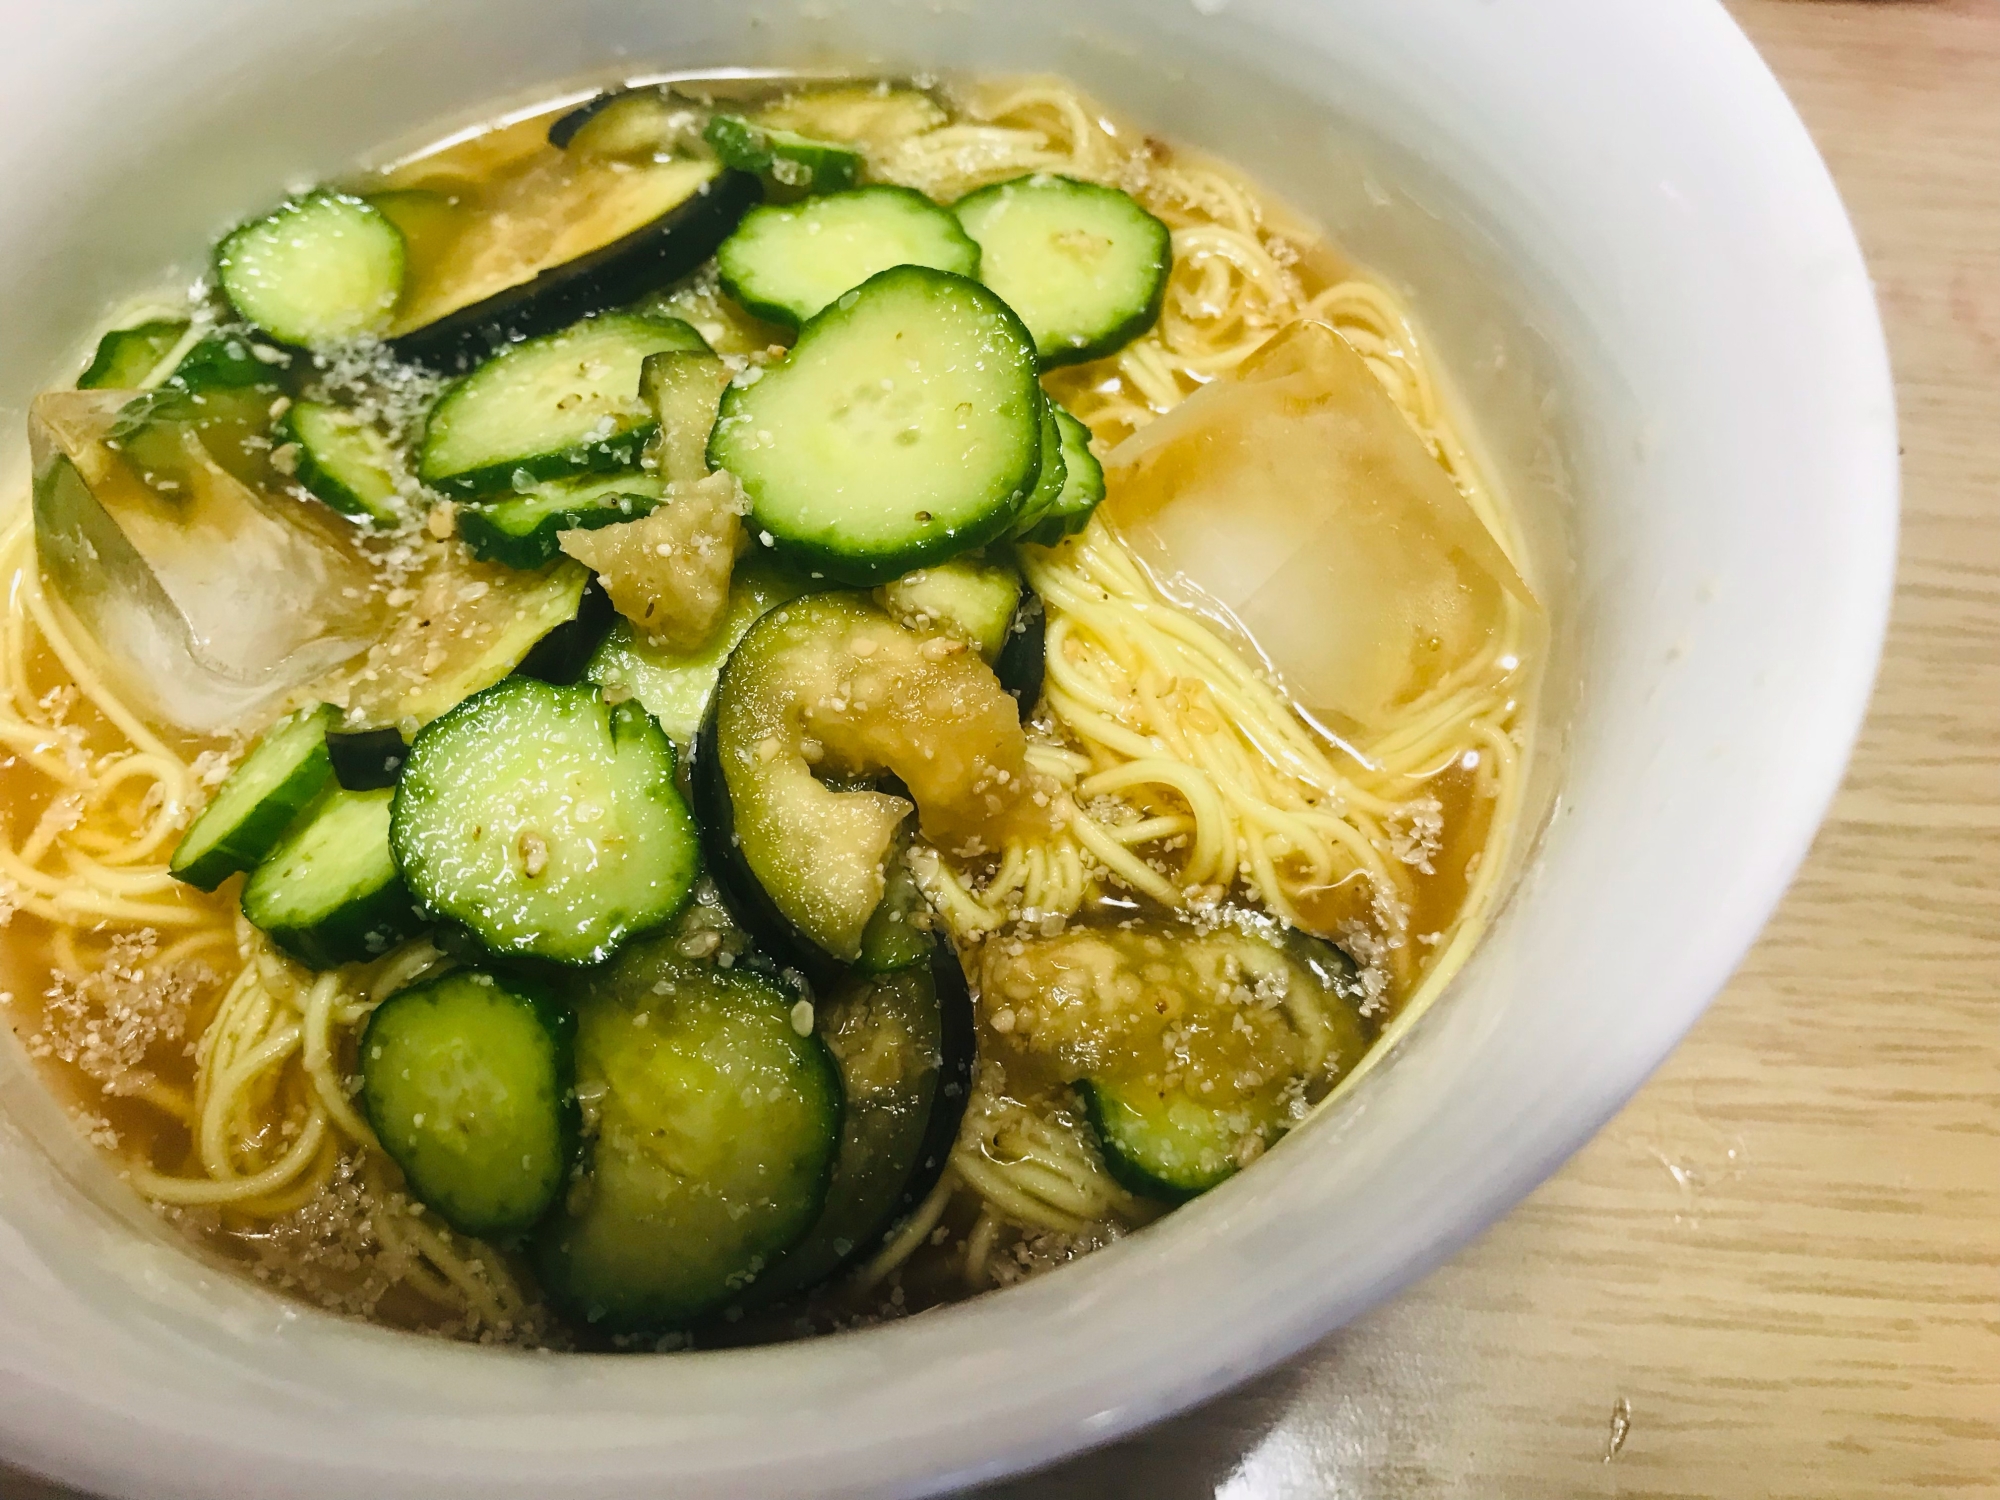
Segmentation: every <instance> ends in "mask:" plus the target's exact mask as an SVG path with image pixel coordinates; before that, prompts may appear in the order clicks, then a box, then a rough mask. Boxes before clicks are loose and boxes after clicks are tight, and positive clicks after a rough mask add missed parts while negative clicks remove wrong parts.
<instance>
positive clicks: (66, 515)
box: [28, 391, 385, 733]
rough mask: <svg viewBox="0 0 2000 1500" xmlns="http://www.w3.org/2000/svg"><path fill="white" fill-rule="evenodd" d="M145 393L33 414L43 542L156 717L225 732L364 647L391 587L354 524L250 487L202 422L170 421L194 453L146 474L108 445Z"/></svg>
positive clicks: (74, 600) (88, 622)
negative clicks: (199, 426)
mask: <svg viewBox="0 0 2000 1500" xmlns="http://www.w3.org/2000/svg"><path fill="white" fill-rule="evenodd" d="M132 395H133V393H132V392H130V391H53V392H50V393H48V394H46V395H43V396H39V397H37V398H36V400H35V402H34V404H33V406H32V407H31V408H30V409H29V417H28V433H29V446H30V449H31V452H32V456H33V461H34V470H35V484H34V512H35V544H36V551H37V554H38V556H39V557H40V560H41V565H42V570H43V573H44V575H45V576H46V577H47V578H48V579H49V581H50V582H51V584H52V585H53V586H54V587H55V589H56V590H57V591H58V592H59V593H60V595H61V597H62V599H63V602H64V603H65V604H67V605H68V606H69V608H70V610H71V611H72V612H73V613H74V614H75V615H76V616H77V618H78V619H79V620H80V621H81V622H82V623H83V625H84V626H85V628H87V629H88V630H89V631H90V632H91V634H92V635H94V636H95V637H96V638H97V641H98V644H99V645H100V646H101V647H102V648H103V652H104V656H105V659H106V664H107V668H108V670H109V671H110V672H111V674H112V675H113V677H114V679H115V680H116V683H117V685H118V687H119V688H120V689H121V690H123V691H124V692H126V693H128V694H129V695H130V696H131V697H132V698H133V699H134V700H135V702H136V704H137V705H138V706H141V707H142V708H143V709H144V710H145V711H146V712H147V713H148V714H149V716H150V717H152V718H154V719H155V720H157V721H159V722H162V723H167V724H174V725H178V726H180V727H181V728H184V729H189V730H194V731H197V732H201V733H208V732H213V731H216V730H220V729H225V728H228V727H230V726H232V725H234V724H236V723H237V722H238V721H240V720H242V719H243V718H245V717H246V716H248V715H250V714H252V713H254V712H256V711H258V710H259V709H263V708H266V707H268V706H269V705H270V704H272V703H273V702H274V701H275V700H277V699H278V698H280V697H282V696H283V695H284V694H286V693H288V692H290V691H292V690H293V689H295V688H298V687H301V686H303V685H304V684H306V683H308V682H310V681H312V680H313V679H314V678H316V677H319V676H321V675H323V674H324V673H325V672H327V671H328V670H330V669H331V668H333V667H335V666H337V665H338V664H339V663H340V662H342V661H344V660H346V659H347V658H348V657H350V656H352V655H354V654H355V653H356V652H357V651H359V650H361V649H362V648H364V647H365V646H366V645H367V644H368V643H369V641H370V640H372V639H373V638H374V637H375V636H376V635H377V634H378V633H379V631H380V629H381V627H382V623H383V619H384V613H385V606H384V604H383V601H382V597H381V590H380V589H379V588H378V587H377V586H376V577H375V572H374V569H373V568H372V567H371V566H370V564H369V562H368V559H367V558H366V557H365V556H364V555H363V554H362V552H361V550H360V548H359V547H358V546H357V545H356V544H355V542H354V540H353V539H352V537H351V536H350V535H348V534H346V523H345V522H342V521H339V520H338V519H336V518H335V517H333V516H332V515H331V514H328V515H325V516H321V515H319V514H317V513H316V511H317V507H314V506H312V505H310V504H309V503H307V502H304V501H299V500H294V499H291V498H288V497H285V496H274V495H266V494H263V493H261V492H259V491H257V490H253V489H251V488H250V487H249V486H247V485H245V484H244V483H242V482H241V481H240V480H238V479H236V478H234V477H233V476H231V475H230V474H229V473H228V472H227V471H226V470H224V469H223V468H221V467H220V466H219V465H217V464H216V463H215V462H214V460H213V459H211V458H210V457H209V456H208V453H207V451H206V450H205V449H204V448H202V446H201V444H200V441H199V439H197V438H196V437H195V436H194V435H193V434H192V433H191V432H187V431H184V430H182V429H179V428H170V429H165V438H164V440H165V442H166V443H167V444H168V445H169V447H168V448H167V449H166V450H165V451H167V453H168V455H169V457H173V456H176V454H177V456H178V457H180V458H181V459H182V460H183V461H182V462H180V463H179V464H178V466H177V467H176V469H175V472H174V475H173V478H172V479H171V480H169V481H167V482H166V483H163V484H158V485H157V486H156V485H153V484H148V483H147V482H145V481H144V480H142V479H141V478H140V477H139V475H138V473H137V472H135V470H134V468H133V467H132V466H131V465H128V464H127V463H126V462H125V460H124V459H123V458H122V457H120V455H119V454H118V453H117V452H116V451H114V450H113V449H112V448H111V447H109V446H107V441H106V440H107V438H108V436H109V434H110V431H111V428H112V425H113V423H114V422H115V421H116V419H117V416H118V412H119V409H120V408H121V407H122V406H123V405H124V404H125V403H126V402H127V401H129V400H130V399H131V398H132ZM149 436H158V434H149ZM175 444H177V445H178V448H177V450H176V449H175V448H174V447H173V446H172V445H175ZM157 451H160V450H159V449H158V446H157V444H156V445H155V448H153V449H149V453H152V452H157Z"/></svg>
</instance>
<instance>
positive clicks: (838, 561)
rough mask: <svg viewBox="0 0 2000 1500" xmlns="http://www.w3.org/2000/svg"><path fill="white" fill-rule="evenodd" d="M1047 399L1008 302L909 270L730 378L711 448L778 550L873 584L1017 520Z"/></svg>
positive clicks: (945, 276) (1035, 464)
mask: <svg viewBox="0 0 2000 1500" xmlns="http://www.w3.org/2000/svg"><path fill="white" fill-rule="evenodd" d="M818 201H822V202H830V201H832V200H830V199H822V200H818ZM1041 400H1042V394H1041V388H1040V386H1038V385H1037V384H1036V380H1035V358H1034V349H1033V347H1032V344H1031V343H1030V341H1029V339H1028V337H1027V334H1026V331H1025V330H1023V329H1022V328H1021V326H1020V322H1019V320H1018V319H1016V318H1015V316H1014V315H1013V313H1011V312H1010V311H1008V309H1007V308H1006V306H1005V305H1004V304H1002V303H1001V302H1000V300H999V299H998V298H996V297H995V296H993V294H992V293H991V292H989V291H987V290H986V289H985V288H984V287H981V286H980V285H979V284H978V283H977V282H973V281H968V280H966V279H965V278H964V277H962V276H954V275H952V274H950V273H948V272H945V271H938V270H932V269H928V268H925V267H921V266H897V267H894V268H892V269H890V270H887V271H883V272H881V273H880V274H879V275H876V276H873V277H871V278H870V279H869V280H868V281H867V282H865V283H864V284H863V285H861V286H860V287H857V288H856V289H855V290H854V291H852V292H850V293H847V294H845V295H843V296H842V297H841V298H840V300H839V301H838V302H837V303H835V304H834V305H833V306H832V307H829V308H828V309H827V310H826V311H825V312H823V313H821V314H820V315H819V316H818V317H816V318H814V319H813V320H812V321H811V322H810V323H809V324H808V325H807V326H806V329H805V331H804V332H803V333H802V334H800V336H799V342H798V345H797V346H796V347H795V348H794V349H793V350H792V351H791V353H790V354H789V355H787V356H786V357H785V358H784V359H783V360H781V361H779V362H778V363H776V364H773V365H770V366H768V367H766V368H765V369H764V370H763V371H762V372H761V373H760V375H759V376H758V377H757V378H756V379H755V380H751V381H744V380H739V381H738V382H737V383H735V384H733V385H731V386H730V388H729V389H728V391H726V392H725V393H724V395H723V398H722V408H721V412H720V415H719V416H718V417H717V419H716V424H715V431H714V433H713V435H712V436H711V437H710V438H709V442H708V459H709V463H710V464H711V465H713V466H714V467H716V468H723V469H728V470H729V471H730V472H731V473H732V474H734V475H735V476H736V477H737V479H738V480H740V481H741V482H742V484H743V488H744V490H745V491H746V492H747V493H748V494H749V496H750V501H751V520H750V526H751V529H752V530H753V531H758V532H761V533H762V534H763V535H764V537H765V538H766V539H767V540H768V542H769V544H770V545H772V546H774V547H776V548H777V549H778V551H779V552H780V554H781V555H785V556H788V557H789V558H791V559H792V560H793V561H794V562H795V563H797V564H798V565H800V566H802V567H804V568H805V569H807V570H808V571H812V572H819V573H824V574H825V575H826V576H827V577H829V578H833V579H836V580H838V581H840V582H842V583H849V584H855V585H859V586H864V587H865V586H869V585H873V584H878V583H886V582H888V580H890V579H891V578H895V577H898V576H900V575H901V574H904V573H907V572H909V571H910V570H911V569H913V568H918V567H922V566H924V565H925V564H927V563H930V562H934V561H941V560H943V559H944V558H946V557H950V556H953V555H955V554H957V553H960V552H965V551H969V550H971V549H972V548H974V547H977V546H980V545H981V544H983V543H985V542H987V541H990V540H992V539H993V538H994V537H996V536H999V535H1000V534H1001V533H1003V532H1004V531H1006V529H1007V528H1008V526H1010V525H1011V524H1012V523H1013V519H1014V516H1015V515H1016V514H1017V513H1018V512H1019V510H1020V508H1021V505H1022V504H1023V502H1025V500H1026V499H1027V497H1028V496H1029V495H1030V494H1031V493H1032V492H1033V490H1034V487H1035V480H1036V478H1037V476H1038V475H1039V474H1040V472H1041V436H1042V428H1041V422H1042V413H1041Z"/></svg>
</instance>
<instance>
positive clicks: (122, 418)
mask: <svg viewBox="0 0 2000 1500" xmlns="http://www.w3.org/2000/svg"><path fill="white" fill-rule="evenodd" d="M287 363H289V356H286V355H283V354H282V353H280V352H279V351H277V350H275V349H273V348H272V347H271V346H270V345H268V344H263V343H259V342H258V341H256V340H253V339H251V338H249V337H247V336H245V335H244V334H241V333H236V332H228V333H211V334H208V335H206V336H204V337H203V338H201V339H199V340H197V341H196V343H195V345H194V347H193V348H192V349H190V350H188V352H187V353H186V354H185V355H184V356H182V358H181V361H180V363H179V364H177V365H175V366H174V369H173V373H172V374H171V375H169V376H168V377H167V378H166V379H165V380H164V381H162V382H161V383H160V384H159V385H157V386H155V387H154V388H153V389H152V390H149V391H147V392H145V393H144V394H143V395H139V396H135V397H134V398H133V399H132V400H130V401H128V402H126V403H125V405H124V406H122V407H121V408H119V411H118V420H117V421H116V422H114V423H113V424H112V427H111V431H110V433H109V436H110V438H111V440H112V444H113V446H115V447H116V448H117V449H118V451H119V452H120V453H122V454H123V455H124V457H125V460H126V462H127V463H129V464H131V465H132V466H133V468H134V469H136V470H137V471H138V472H139V474H140V475H141V476H142V477H143V476H146V475H149V474H157V475H159V476H162V477H166V476H176V477H178V476H179V474H180V471H181V470H183V469H184V468H185V467H186V464H187V457H188V455H187V450H186V447H185V445H184V442H183V436H184V434H187V433H192V434H193V435H194V436H195V437H196V438H197V439H198V440H199V441H200V443H201V445H202V447H203V448H204V449H206V450H207V452H208V455H209V457H211V458H213V459H214V460H215V461H216V462H217V463H218V464H220V465H222V467H223V468H225V469H227V470H228V471H229V473H230V474H231V475H232V476H234V477H235V478H237V479H240V480H242V481H243V482H244V483H245V484H248V485H250V486H252V487H253V488H259V487H262V486H264V485H265V484H266V483H267V482H268V481H269V480H270V479H272V478H273V477H274V476H273V475H272V473H271V470H270V452H271V441H270V438H269V436H268V435H267V434H268V431H269V428H270V426H271V408H272V406H273V404H274V403H275V402H276V401H277V400H278V397H279V395H280V391H279V389H278V383H277V378H278V375H279V372H280V371H281V370H282V368H283V367H284V365H285V364H287Z"/></svg>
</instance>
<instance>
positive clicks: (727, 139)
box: [702, 115, 862, 193]
mask: <svg viewBox="0 0 2000 1500" xmlns="http://www.w3.org/2000/svg"><path fill="white" fill-rule="evenodd" d="M702 139H704V140H705V141H707V142H708V144H709V145H710V146H711V147H713V148H714V150H715V154H716V155H717V156H719V157H721V158H722V160H723V161H724V162H725V163H727V164H728V165H729V166H732V167H736V168H738V169H739V170H741V171H745V172H755V173H757V174H758V175H759V176H760V177H763V178H764V179H766V181H767V182H770V183H772V184H775V185H776V186H777V187H779V188H780V189H788V190H790V191H792V192H796V193H837V192H840V191H842V190H843V189H846V188H851V187H853V186H854V185H855V183H857V182H859V181H860V180H861V167H862V161H861V153H860V152H859V151H856V150H853V149H852V148H851V147H847V146H841V145H836V144H834V143H833V142H831V141H816V140H814V139H813V138H812V137H811V136H805V135H800V134H799V133H798V132H797V131H793V130H780V129H778V128H777V127H775V126H765V125H758V124H754V123H753V122H751V121H749V120H746V119H744V118H743V116H741V115H717V116H716V117H715V118H714V119H712V120H710V121H709V122H708V129H707V130H706V131H704V132H703V133H702Z"/></svg>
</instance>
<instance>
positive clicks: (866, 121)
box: [755, 83, 950, 150]
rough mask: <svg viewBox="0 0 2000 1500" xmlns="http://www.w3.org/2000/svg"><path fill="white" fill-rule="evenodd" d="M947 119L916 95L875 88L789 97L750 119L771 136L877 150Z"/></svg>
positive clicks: (853, 87) (865, 86)
mask: <svg viewBox="0 0 2000 1500" xmlns="http://www.w3.org/2000/svg"><path fill="white" fill-rule="evenodd" d="M949 118H950V116H949V115H947V114H946V113H945V112H944V109H943V107H942V106H940V105H939V104H938V102H937V100H935V99H933V98H931V96H930V95H929V94H926V93H923V92H922V91H921V90H918V89H899V88H892V87H890V86H889V85H887V84H875V83H857V84H843V85H841V86H839V87H837V88H829V89H812V90H809V91H807V92H805V93H799V94H792V95H790V96H788V97H786V98H784V99H780V100H779V101H778V102H777V103H775V104H771V105H767V106H766V107H765V108H763V109H760V110H758V111H757V114H756V116H755V119H756V123H757V124H759V125H763V126H767V127H769V128H771V129H774V130H791V131H796V132H797V133H798V134H800V135H806V136H811V137H812V138H813V139H814V140H820V141H846V142H851V143H853V144H855V145H860V146H867V147H871V148H875V149H878V150H879V149H880V148H882V147H884V146H892V145H894V144H895V143H896V142H898V141H902V140H907V139H909V137H911V136H913V135H922V134H923V133H924V132H925V131H927V130H935V129H937V128H938V126H940V125H942V124H944V123H945V121H946V120H948V119H949Z"/></svg>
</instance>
